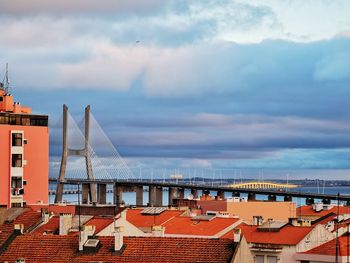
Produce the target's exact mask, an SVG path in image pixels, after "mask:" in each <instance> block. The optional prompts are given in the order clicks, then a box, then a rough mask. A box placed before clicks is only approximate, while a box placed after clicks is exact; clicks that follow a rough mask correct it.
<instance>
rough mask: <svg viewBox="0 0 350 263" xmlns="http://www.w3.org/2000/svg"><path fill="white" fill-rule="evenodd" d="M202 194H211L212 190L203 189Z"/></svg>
mask: <svg viewBox="0 0 350 263" xmlns="http://www.w3.org/2000/svg"><path fill="white" fill-rule="evenodd" d="M202 195H203V196H208V195H210V191H209V190H203V191H202Z"/></svg>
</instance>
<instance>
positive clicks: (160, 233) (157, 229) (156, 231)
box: [152, 226, 165, 237]
mask: <svg viewBox="0 0 350 263" xmlns="http://www.w3.org/2000/svg"><path fill="white" fill-rule="evenodd" d="M164 233H165V227H163V226H152V236H154V237H164Z"/></svg>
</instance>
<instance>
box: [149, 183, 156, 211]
mask: <svg viewBox="0 0 350 263" xmlns="http://www.w3.org/2000/svg"><path fill="white" fill-rule="evenodd" d="M155 202H156V187H155V186H152V185H150V186H149V187H148V206H154V205H155Z"/></svg>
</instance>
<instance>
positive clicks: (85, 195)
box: [81, 184, 89, 204]
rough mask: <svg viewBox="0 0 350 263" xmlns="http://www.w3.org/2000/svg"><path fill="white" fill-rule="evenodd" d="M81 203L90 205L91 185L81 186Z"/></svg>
mask: <svg viewBox="0 0 350 263" xmlns="http://www.w3.org/2000/svg"><path fill="white" fill-rule="evenodd" d="M81 188H82V189H81V202H82V203H83V204H88V203H89V184H82V185H81Z"/></svg>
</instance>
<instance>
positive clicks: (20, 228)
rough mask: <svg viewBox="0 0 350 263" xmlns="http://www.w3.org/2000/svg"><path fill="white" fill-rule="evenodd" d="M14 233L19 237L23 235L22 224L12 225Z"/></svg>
mask: <svg viewBox="0 0 350 263" xmlns="http://www.w3.org/2000/svg"><path fill="white" fill-rule="evenodd" d="M14 231H15V233H18V234H19V235H21V234H23V232H24V225H23V224H15V225H14Z"/></svg>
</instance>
